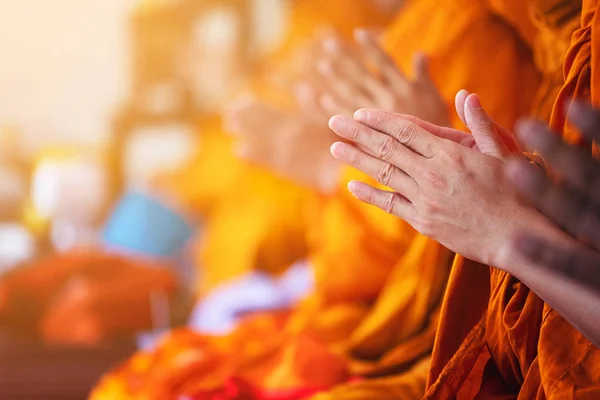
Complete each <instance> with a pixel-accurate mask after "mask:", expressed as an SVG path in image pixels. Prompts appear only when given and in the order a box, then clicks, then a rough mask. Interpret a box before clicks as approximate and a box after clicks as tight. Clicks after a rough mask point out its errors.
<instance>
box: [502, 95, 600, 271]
mask: <svg viewBox="0 0 600 400" xmlns="http://www.w3.org/2000/svg"><path fill="white" fill-rule="evenodd" d="M569 119H570V121H571V123H573V124H574V125H575V126H576V127H577V128H578V129H579V130H580V132H581V133H582V135H583V136H584V137H585V138H586V139H588V140H589V141H597V140H600V111H597V110H593V109H592V108H591V107H589V106H586V105H582V104H578V103H574V104H573V105H572V106H571V108H570V112H569ZM517 132H518V135H519V137H520V138H521V140H522V141H523V142H524V143H525V145H527V146H528V147H530V148H532V149H536V150H537V151H538V152H539V153H540V154H541V155H542V157H543V158H544V161H545V162H547V163H548V164H549V165H550V166H551V168H552V169H553V171H554V172H555V173H556V175H557V176H558V179H551V178H550V177H549V176H547V175H546V174H544V173H543V172H542V171H541V170H540V169H539V168H535V167H532V166H531V165H529V164H527V163H524V162H522V161H516V160H515V161H512V162H510V163H508V164H507V166H506V175H507V178H508V180H509V181H510V182H511V183H512V184H513V185H514V186H515V188H516V189H517V190H518V191H519V192H520V193H521V194H522V196H523V197H524V198H525V199H527V200H528V201H529V202H531V203H532V204H533V205H535V206H536V207H537V208H538V209H539V210H540V211H541V212H542V213H544V214H545V215H546V216H547V217H548V218H549V219H551V220H552V221H553V222H554V223H555V224H556V225H557V226H558V227H560V228H562V230H564V231H565V232H566V233H568V234H569V235H571V236H572V237H573V238H576V239H578V240H579V241H580V244H581V246H579V247H573V246H566V245H562V244H558V245H557V244H556V243H554V242H553V241H549V240H547V239H546V238H542V237H536V236H532V235H525V234H521V235H519V236H518V237H516V238H515V246H516V248H517V249H518V250H519V251H520V252H521V253H522V254H523V255H525V256H526V257H528V258H530V259H531V260H533V261H536V262H539V263H541V264H543V265H547V266H549V267H552V268H555V269H558V270H559V271H562V272H565V273H568V274H569V275H572V276H577V277H579V278H582V279H588V278H591V277H592V276H595V275H597V276H596V279H597V280H598V281H600V257H599V255H598V252H597V251H598V250H600V164H599V163H598V162H597V161H595V160H594V159H593V157H592V155H591V153H590V151H589V149H588V150H586V149H585V148H582V147H574V146H570V145H568V144H566V143H564V142H563V141H562V140H561V139H560V137H559V136H558V135H556V134H554V133H552V132H551V131H550V130H549V129H548V128H547V127H546V126H545V125H544V124H541V123H537V122H534V121H524V122H522V123H520V124H519V125H518V129H517ZM585 245H588V246H589V247H591V249H590V248H586V246H585ZM593 250H596V251H593Z"/></svg>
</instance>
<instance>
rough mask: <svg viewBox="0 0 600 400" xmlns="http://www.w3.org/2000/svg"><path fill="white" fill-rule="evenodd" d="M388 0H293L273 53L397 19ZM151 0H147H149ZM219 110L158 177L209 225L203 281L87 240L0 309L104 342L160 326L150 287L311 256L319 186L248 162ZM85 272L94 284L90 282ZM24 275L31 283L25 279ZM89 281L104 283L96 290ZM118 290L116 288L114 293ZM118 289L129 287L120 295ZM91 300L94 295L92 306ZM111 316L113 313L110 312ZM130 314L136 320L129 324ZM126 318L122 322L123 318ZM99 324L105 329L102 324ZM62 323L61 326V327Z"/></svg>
mask: <svg viewBox="0 0 600 400" xmlns="http://www.w3.org/2000/svg"><path fill="white" fill-rule="evenodd" d="M386 3H387V1H386V0H384V1H382V5H381V7H372V4H371V2H370V1H368V0H354V1H352V2H344V4H343V5H344V7H346V8H347V12H346V13H345V14H344V15H340V14H339V13H338V12H337V11H338V9H339V6H340V5H339V4H337V5H336V4H334V3H333V2H328V3H327V4H325V5H324V4H321V2H318V1H298V2H294V3H293V15H292V24H291V26H290V29H289V32H287V34H286V36H287V39H286V40H285V41H284V43H283V44H282V46H281V48H280V49H279V50H278V51H277V52H276V53H275V54H273V55H272V57H271V58H272V60H270V61H272V62H273V64H275V65H280V66H281V65H282V64H283V63H284V60H286V57H288V55H290V56H291V54H292V53H294V52H296V51H298V49H299V48H302V47H303V46H305V45H306V44H307V43H308V42H309V41H310V40H312V38H313V37H314V36H315V34H316V32H317V31H318V30H319V29H323V28H325V27H330V28H333V29H335V30H336V31H338V32H340V34H341V35H343V36H346V37H347V36H349V35H351V33H352V30H353V29H354V28H355V27H356V26H364V25H367V26H374V27H377V26H380V25H381V24H382V22H384V21H386V20H387V19H389V17H388V16H386V13H387V11H389V8H388V6H389V5H387V4H386ZM146 6H147V4H145V3H142V5H141V7H146ZM157 6H160V5H157ZM219 54H220V53H219ZM221 61H223V62H227V60H223V58H219V59H217V60H212V62H216V63H219V62H221ZM237 61H238V59H237V58H236V56H233V59H231V60H229V63H230V64H232V65H234V66H235V67H236V68H237V69H236V68H234V69H235V71H238V72H239V74H237V73H233V75H235V76H237V75H243V73H245V72H246V70H250V69H251V68H250V66H248V65H246V64H244V63H243V62H237ZM209 62H210V60H209ZM222 67H223V68H224V69H227V68H225V66H222ZM270 68H275V67H274V66H272V65H271V62H265V63H264V66H263V67H262V69H264V70H265V71H262V72H260V70H259V74H258V76H257V77H256V78H255V79H254V81H253V86H255V90H257V91H259V92H261V93H262V91H264V90H262V89H261V87H267V82H266V81H267V80H268V77H269V76H270V75H269V74H268V71H267V70H268V69H269V70H270ZM230 86H231V87H226V89H227V90H234V89H235V87H236V86H235V85H233V84H232V85H230ZM220 95H222V94H220ZM265 95H266V94H265ZM269 95H270V96H277V97H276V98H277V99H281V98H285V97H286V96H287V97H288V98H289V97H291V95H290V94H289V93H287V94H286V93H285V92H283V91H282V90H281V89H279V90H276V91H275V94H271V93H269ZM224 97H225V98H226V96H224ZM218 111H219V110H218V108H217V109H216V110H213V111H212V112H208V113H207V115H206V116H205V117H204V118H202V119H201V121H200V122H199V135H200V136H201V149H200V151H199V153H198V154H197V157H196V158H195V159H194V160H193V161H192V163H191V164H190V165H188V166H186V168H183V169H182V170H181V171H180V172H179V173H177V174H176V175H175V176H169V177H168V178H167V179H165V180H164V181H163V180H159V182H157V183H156V185H155V189H156V191H157V192H158V193H159V196H158V197H159V198H161V197H162V198H165V199H167V200H168V202H166V203H167V204H168V205H169V207H170V208H171V211H173V212H175V213H177V214H179V215H183V216H186V217H187V216H188V215H199V216H201V217H202V220H203V225H204V226H203V228H204V232H206V234H203V235H201V239H200V240H199V243H198V244H197V246H195V247H194V248H193V250H192V251H193V252H194V253H195V255H196V259H195V260H194V261H195V262H196V264H197V269H198V275H199V279H198V280H197V282H192V283H190V282H185V283H183V282H181V277H179V280H178V279H177V278H176V277H175V274H174V273H171V272H169V269H170V268H171V267H172V266H171V265H167V264H170V263H165V262H163V260H161V261H160V262H157V263H156V264H160V265H161V266H165V267H166V268H164V269H160V271H158V272H157V271H155V268H153V267H154V266H153V263H152V262H150V263H145V262H144V261H143V260H140V259H138V258H137V257H136V258H130V257H125V256H118V257H117V256H114V255H112V254H109V253H107V252H104V251H102V250H100V249H97V250H93V251H79V250H78V251H75V252H73V253H72V254H71V253H69V254H66V255H56V256H53V257H49V258H48V259H44V260H39V262H34V263H32V264H33V265H29V266H28V267H27V268H23V269H19V270H18V271H16V272H15V273H14V274H11V276H9V277H5V278H4V279H3V280H2V283H1V286H5V287H6V288H7V289H6V291H4V292H3V296H4V300H3V303H4V306H3V308H1V309H0V317H2V314H3V313H6V314H7V316H6V318H4V321H5V323H6V324H13V323H16V321H18V319H15V316H18V315H23V316H27V317H28V318H27V321H28V323H29V325H28V326H29V327H30V328H31V329H30V330H31V333H41V334H43V335H45V336H47V339H48V340H51V341H55V340H58V339H60V340H59V341H61V342H69V341H70V340H71V339H70V338H71V337H72V336H73V339H72V340H73V341H75V342H78V343H81V342H83V343H86V344H95V343H97V342H98V341H100V340H104V339H106V338H107V336H108V337H110V336H111V334H114V335H122V334H133V333H136V332H138V331H140V330H145V329H150V328H152V327H153V326H152V321H151V318H150V314H151V310H150V298H149V296H150V294H151V293H153V292H154V291H156V290H158V289H161V288H162V287H168V288H169V290H168V294H174V292H175V291H176V289H177V288H178V287H181V286H185V285H190V284H191V286H194V287H195V288H196V293H195V294H196V295H197V296H198V298H202V297H204V296H205V295H206V294H208V293H211V292H212V290H213V289H214V288H216V287H218V286H219V285H221V284H223V283H225V282H228V281H230V280H231V279H233V278H236V277H238V276H240V275H243V274H244V273H247V272H250V271H253V270H260V271H264V272H266V273H269V274H277V273H281V272H283V271H284V270H285V269H286V268H288V267H289V266H290V265H291V264H292V263H293V262H294V261H296V260H298V259H300V258H303V257H304V256H305V254H306V252H307V245H306V218H305V217H304V215H305V214H306V213H307V212H308V211H307V210H308V209H309V208H310V207H309V206H312V202H313V201H314V199H313V194H312V193H311V192H310V191H307V190H306V189H303V188H301V187H300V186H298V185H295V184H293V183H290V182H287V181H284V180H282V179H280V178H277V177H275V176H273V175H272V174H271V173H269V172H267V171H264V170H261V169H259V168H254V167H251V166H248V165H247V164H245V163H243V162H241V161H240V160H239V159H238V158H237V157H236V156H235V154H234V153H233V151H232V146H231V142H232V139H231V137H230V136H229V135H227V134H226V133H225V132H224V130H223V129H222V127H221V118H220V116H219V113H218ZM240 193H244V196H240V195H239V194H240ZM184 218H185V217H184ZM116 260H118V261H116ZM114 264H118V265H120V266H121V267H120V268H118V269H111V270H110V271H111V272H112V273H113V274H114V275H112V276H113V281H114V282H110V281H109V280H107V279H103V280H102V281H101V282H100V281H99V282H93V281H94V280H95V279H96V278H94V277H95V276H96V275H95V272H94V271H95V268H96V267H100V266H106V267H107V268H110V267H111V266H113V265H114ZM145 264H149V265H147V266H146V265H145ZM136 265H137V266H139V267H140V268H137V267H136ZM92 266H93V267H92ZM88 267H89V268H90V271H91V272H90V274H89V275H90V276H89V277H86V278H85V279H83V278H81V275H82V274H83V275H86V274H87V272H85V271H86V270H87V268H88ZM130 267H131V268H132V272H133V271H137V272H138V273H139V274H140V278H139V279H138V280H137V281H135V282H129V281H128V279H130V278H132V277H135V274H134V273H129V272H128V268H130ZM146 267H147V268H146ZM143 276H147V277H148V279H144V278H143ZM84 281H85V284H82V282H84ZM117 281H118V282H117ZM126 281H127V282H126ZM17 282H21V283H23V284H19V285H17ZM72 282H78V284H77V285H75V284H72ZM142 282H146V284H147V286H144V285H143V284H142ZM90 284H91V285H92V286H94V287H95V286H97V288H95V289H94V290H89V289H90V287H89V285H90ZM15 285H17V286H15ZM45 285H47V287H45ZM13 286H14V287H13ZM112 286H115V288H114V289H113V288H112ZM127 287H128V288H130V290H129V291H127V290H122V288H127ZM117 288H120V289H118V290H117ZM28 290H31V291H37V293H36V294H35V295H34V296H30V297H31V298H34V297H39V296H41V295H42V294H44V296H45V297H43V298H40V301H39V303H35V304H25V305H24V304H22V303H23V296H24V295H25V294H26V293H27V291H28ZM63 292H64V293H63ZM109 293H112V295H110V296H109ZM116 293H121V294H120V295H119V296H117V295H116ZM25 297H27V296H25ZM108 297H111V298H108ZM88 303H89V305H87V306H85V304H88ZM100 303H101V304H102V305H100ZM108 305H110V306H111V307H116V308H118V309H119V310H121V314H126V313H130V314H131V315H130V318H122V316H121V317H118V318H117V313H112V314H111V313H110V312H108V311H109V308H107V307H108ZM30 306H31V307H33V308H35V309H36V310H37V311H36V312H34V313H33V312H32V313H30V312H28V311H27V310H25V311H23V310H24V307H25V308H28V307H30ZM38 308H39V310H38ZM100 309H102V310H100ZM70 313H71V314H72V315H82V314H84V313H87V314H89V315H88V317H86V318H83V317H81V318H77V319H76V320H74V321H73V324H78V323H79V322H81V324H82V325H85V326H89V325H90V324H87V325H86V323H84V321H87V320H88V319H95V320H99V321H101V322H98V323H96V324H95V325H94V326H97V329H95V330H93V329H90V328H85V329H84V328H82V329H80V330H78V329H71V330H70V331H69V332H63V330H64V331H66V330H68V326H69V325H67V324H64V323H63V322H64V317H65V316H67V315H69V314H70ZM100 314H101V315H100ZM143 315H145V316H147V318H144V319H143V321H144V323H140V322H134V321H138V319H140V318H141V316H143ZM112 317H114V319H115V320H114V321H112V320H111V318H112ZM117 320H118V321H117ZM140 320H141V319H140ZM78 321H79V322H78ZM123 321H125V322H123ZM127 321H129V322H130V324H129V325H127V323H126V322H127ZM119 324H121V325H119ZM123 324H125V326H123ZM117 325H118V326H119V329H117V328H115V327H116V326H117ZM113 328H114V329H113ZM19 329H20V328H19ZM61 329H62V330H61ZM42 331H43V332H45V333H43V332H42ZM96 331H101V332H102V334H99V333H97V332H96ZM48 332H52V334H51V335H50V334H49V333H48ZM60 332H62V334H59V333H60ZM73 332H88V333H89V337H88V338H87V339H86V338H84V337H83V334H79V335H78V336H77V337H75V335H74V334H73V335H71V334H70V333H73ZM48 335H50V336H51V337H50V336H48Z"/></svg>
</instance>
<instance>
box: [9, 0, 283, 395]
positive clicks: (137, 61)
mask: <svg viewBox="0 0 600 400" xmlns="http://www.w3.org/2000/svg"><path fill="white" fill-rule="evenodd" d="M288 6H289V4H288V1H287V0H146V1H133V0H129V1H127V0H126V1H123V0H103V1H96V2H82V1H76V0H55V1H52V2H44V1H39V0H36V1H33V0H2V1H0V153H1V155H0V274H1V275H0V276H1V277H2V279H1V281H0V398H1V399H5V398H7V399H8V398H28V399H30V398H60V399H69V398H73V399H81V398H85V396H86V393H87V391H88V390H89V388H90V387H91V386H92V385H93V383H94V382H96V381H97V379H98V378H99V377H100V375H101V374H102V373H104V372H106V371H107V370H108V369H109V368H111V367H113V366H115V365H116V364H117V363H118V362H119V361H121V360H123V359H124V358H126V357H127V356H129V355H130V354H132V352H133V351H135V349H137V348H139V346H140V340H141V339H140V336H139V335H138V334H137V330H140V331H141V330H144V329H142V328H145V329H146V330H154V331H156V330H159V328H164V329H166V328H168V327H170V326H171V325H172V324H171V322H170V320H171V319H173V318H175V317H174V316H173V315H170V313H171V311H169V307H170V306H171V305H172V304H173V301H171V300H172V299H169V300H165V296H167V297H169V296H170V294H168V293H167V292H169V290H167V289H164V290H162V289H161V290H155V291H153V292H152V296H151V301H150V303H151V309H150V310H149V311H148V312H149V313H150V315H149V317H148V318H149V319H150V320H151V326H146V325H148V324H147V321H145V322H143V323H141V324H140V325H139V326H137V327H136V329H133V328H132V329H129V330H128V331H127V330H126V331H127V333H130V331H134V330H135V331H136V335H129V334H123V335H120V336H119V337H118V339H114V338H111V340H104V339H106V338H105V337H104V336H102V337H101V338H100V336H98V335H99V334H98V333H97V329H96V330H94V329H93V327H95V326H96V325H94V324H92V323H90V324H88V325H86V327H81V326H83V325H85V324H83V325H82V324H80V326H79V327H78V328H77V329H76V328H75V327H74V325H70V324H71V323H72V322H73V321H75V320H77V318H76V312H75V311H73V310H74V308H72V307H71V308H69V307H66V306H65V307H62V305H64V304H66V303H65V302H67V300H65V299H68V300H69V301H71V300H73V299H81V298H84V297H86V296H87V294H88V292H90V290H91V289H89V285H88V286H86V285H87V284H86V283H85V281H84V283H82V280H81V279H79V278H80V277H81V276H84V277H88V278H89V276H93V277H94V279H95V280H101V279H105V278H103V275H102V273H100V272H97V271H96V269H94V268H96V267H97V268H100V267H103V266H104V265H99V266H96V265H95V264H94V265H91V264H93V263H91V262H89V252H91V251H94V250H93V249H96V248H101V249H103V250H105V249H106V248H120V249H121V250H123V249H124V250H128V251H129V250H133V251H135V252H136V254H138V255H139V254H141V253H145V254H151V255H154V256H156V257H149V258H152V260H150V261H152V262H154V261H156V259H158V262H162V261H163V259H164V258H165V257H166V256H171V255H172V254H173V253H174V252H176V251H179V247H181V244H182V243H183V242H185V239H186V238H187V237H189V236H190V235H191V234H192V233H191V232H192V230H193V227H190V226H189V224H188V222H187V221H185V220H184V219H182V218H178V216H177V215H171V214H169V212H168V210H165V209H164V205H165V204H170V202H171V201H175V200H173V199H167V198H166V197H168V196H164V197H163V198H161V199H160V201H155V200H156V199H153V198H152V197H150V196H148V195H147V193H150V192H152V191H153V188H155V187H156V185H157V182H160V181H161V179H162V177H165V176H169V174H170V173H172V172H173V171H176V170H177V169H179V168H182V167H183V166H185V165H186V162H188V161H189V160H190V159H191V158H192V157H193V156H194V154H196V153H197V151H198V149H199V148H201V147H202V135H201V132H202V129H203V122H202V121H204V120H205V119H206V118H207V116H210V115H213V114H215V113H217V112H219V111H220V109H221V107H222V105H223V104H224V103H225V102H227V101H228V100H230V99H231V97H232V96H233V95H235V94H236V93H239V92H240V90H241V89H242V88H243V87H244V86H245V85H247V84H248V82H247V81H246V77H247V76H248V75H249V74H250V73H252V72H253V70H255V69H257V68H260V61H261V60H263V59H265V57H266V56H267V55H269V54H271V53H273V52H274V51H275V50H276V49H277V48H278V46H279V45H280V44H281V43H280V42H281V37H282V35H283V32H285V30H286V27H287V24H288V22H289V21H288V9H289V7H288ZM124 194H128V195H124ZM161 207H162V208H161ZM141 209H143V210H145V213H146V214H144V213H141V214H142V215H138V214H139V213H138V214H136V210H137V211H139V210H141ZM148 213H154V214H153V215H155V214H156V215H157V217H156V218H155V219H154V221H155V222H154V223H155V225H156V224H158V225H160V222H156V221H164V224H166V225H165V226H168V227H170V229H171V231H172V232H171V233H172V235H171V236H176V238H175V239H173V238H172V237H171V238H170V239H169V240H171V242H169V240H167V242H169V243H167V244H165V245H164V246H163V247H162V248H155V247H156V246H155V247H154V248H145V247H144V246H152V242H153V241H154V242H160V239H164V238H150V239H149V238H147V237H143V238H140V237H138V236H140V235H141V232H144V231H148V228H149V227H148V226H144V223H146V222H147V220H148V218H147V215H148ZM161 218H163V219H161ZM144 221H146V222H144ZM138 224H139V225H140V226H137V225H138ZM153 227H154V225H153ZM157 230H159V231H160V229H157ZM173 232H175V233H173ZM136 235H137V236H136ZM177 235H179V236H177ZM132 237H133V238H134V239H131V238H132ZM163 241H164V240H163ZM149 243H150V244H149ZM74 249H88V250H86V251H88V253H85V254H86V255H85V257H87V258H85V257H84V256H82V255H81V254H76V255H70V256H69V257H71V258H68V257H67V258H64V257H66V256H64V255H68V254H71V253H70V252H72V251H73V250H74ZM60 255H63V256H64V257H63V258H57V257H59V256H60ZM163 256H165V257H163ZM77 257H79V258H77ZM81 257H84V258H85V260H86V261H85V262H82V259H83V258H81ZM35 260H47V261H44V262H41V263H36V265H35V268H33V269H32V268H31V266H30V264H31V263H32V261H35ZM99 260H100V261H99V264H106V263H107V261H106V259H102V258H99ZM119 263H122V261H120V260H115V261H114V264H119ZM58 264H60V265H58ZM81 264H85V271H84V270H83V269H81V268H83V267H82V266H81ZM180 264H185V263H183V262H182V263H180ZM119 265H120V264H119ZM61 268H62V269H61ZM69 268H71V270H68V269H69ZM77 268H79V269H77ZM23 269H26V271H27V272H28V273H27V274H22V273H21V274H20V273H19V271H22V270H23ZM31 271H33V272H31ZM48 271H51V272H52V273H49V272H48ZM57 271H58V272H57ZM73 271H76V273H75V272H73ZM82 271H84V272H82ZM89 271H95V272H89ZM186 271H187V272H186ZM188 272H189V270H185V269H183V268H181V270H179V271H178V272H177V274H186V273H188ZM61 274H62V275H61ZM86 274H87V275H86ZM94 274H95V275H94ZM112 277H114V275H112ZM136 277H139V275H136ZM67 278H68V279H67ZM94 279H88V280H89V281H90V282H92V281H93V280H94ZM106 279H110V276H109V277H108V278H106ZM149 279H150V278H149ZM157 279H158V278H157ZM123 280H125V279H123ZM42 281H43V282H42ZM36 285H38V286H36ZM53 285H54V286H53ZM159 286H160V285H159ZM167 286H168V285H167ZM161 288H163V286H161ZM122 290H128V289H127V287H126V288H124V289H122ZM165 293H167V294H166V295H165ZM169 293H170V292H169ZM78 296H79V297H78ZM88 297H89V296H88ZM188 297H189V296H188ZM57 298H58V299H60V301H62V303H61V302H60V301H59V303H56V301H57V300H56V299H57ZM169 298H170V297H169ZM182 298H184V299H183V300H182V302H183V303H185V304H187V303H189V302H190V300H189V299H188V298H186V296H182ZM49 299H50V300H49ZM146 300H147V299H146ZM50 301H52V305H53V307H54V308H52V310H51V311H49V309H50V308H51V307H49V306H48V304H49V302H50ZM56 304H59V305H60V306H57V305H56ZM94 304H95V303H94ZM94 306H95V307H98V306H97V305H94ZM113 306H114V305H113ZM61 307H62V308H61ZM178 309H185V307H179V308H178ZM188 309H189V307H188ZM113 310H114V307H113ZM49 314H52V315H49ZM82 315H83V314H82ZM182 318H184V317H182ZM165 320H169V321H166V322H165ZM48 321H53V322H48ZM78 321H79V322H81V321H85V319H84V318H83V317H82V318H79V319H78ZM90 326H91V327H92V328H90ZM65 331H69V332H68V333H69V334H73V335H74V338H69V337H68V335H67V334H65V333H64V332H65ZM73 332H84V333H81V334H79V333H77V334H75V333H73ZM90 332H92V333H90ZM78 335H79V336H78ZM82 338H83V339H82ZM40 392H41V394H40Z"/></svg>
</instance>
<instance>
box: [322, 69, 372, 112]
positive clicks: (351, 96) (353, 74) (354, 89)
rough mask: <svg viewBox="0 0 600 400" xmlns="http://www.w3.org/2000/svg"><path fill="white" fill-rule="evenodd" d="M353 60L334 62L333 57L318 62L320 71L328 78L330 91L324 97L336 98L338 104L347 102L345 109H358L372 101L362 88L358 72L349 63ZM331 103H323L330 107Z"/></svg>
mask: <svg viewBox="0 0 600 400" xmlns="http://www.w3.org/2000/svg"><path fill="white" fill-rule="evenodd" d="M349 63H350V64H352V63H353V62H352V61H348V62H346V61H344V62H334V60H332V59H323V60H320V61H319V63H318V64H317V68H318V70H319V72H320V73H321V74H322V75H323V76H325V77H326V78H327V88H328V89H329V92H328V93H327V94H326V96H325V97H324V98H330V99H334V100H335V103H337V104H346V105H345V106H343V108H345V109H348V110H349V109H356V108H359V107H361V105H364V104H371V101H370V100H369V99H368V97H367V96H366V95H365V92H364V91H363V90H362V89H361V84H360V83H358V82H359V81H360V77H359V76H357V74H358V72H357V71H356V70H355V69H354V68H352V67H351V66H350V65H348V64H349ZM330 105H331V104H327V103H325V104H323V106H324V107H326V108H328V107H329V106H330Z"/></svg>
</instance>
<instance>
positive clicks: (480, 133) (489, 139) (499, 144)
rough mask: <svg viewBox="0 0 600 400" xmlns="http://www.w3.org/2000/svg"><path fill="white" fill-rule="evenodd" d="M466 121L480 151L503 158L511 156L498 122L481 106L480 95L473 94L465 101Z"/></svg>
mask: <svg viewBox="0 0 600 400" xmlns="http://www.w3.org/2000/svg"><path fill="white" fill-rule="evenodd" d="M465 121H466V124H467V127H468V128H469V130H470V131H471V134H472V135H473V138H474V139H475V143H477V148H478V149H479V151H480V152H482V153H484V154H488V155H490V156H494V157H496V158H499V159H501V160H504V159H506V158H507V157H510V155H511V152H510V151H509V150H508V148H507V147H506V145H505V144H504V142H503V141H502V139H501V138H500V135H499V134H498V130H497V127H496V122H494V120H493V119H492V118H491V117H490V116H489V115H488V113H487V112H486V111H485V110H484V109H483V107H482V106H481V101H480V100H479V96H477V95H476V94H471V95H469V97H467V100H466V101H465Z"/></svg>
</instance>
